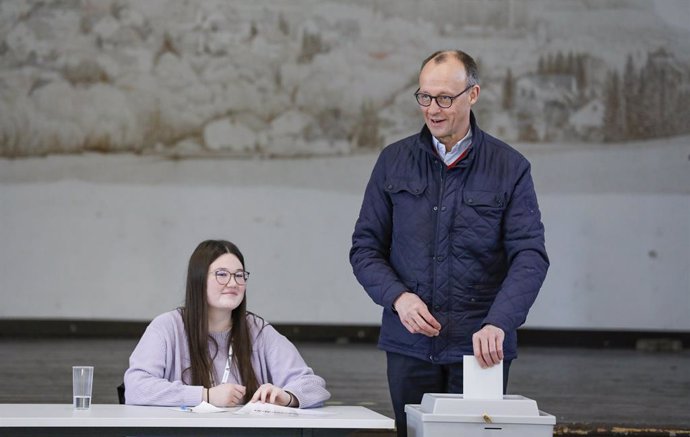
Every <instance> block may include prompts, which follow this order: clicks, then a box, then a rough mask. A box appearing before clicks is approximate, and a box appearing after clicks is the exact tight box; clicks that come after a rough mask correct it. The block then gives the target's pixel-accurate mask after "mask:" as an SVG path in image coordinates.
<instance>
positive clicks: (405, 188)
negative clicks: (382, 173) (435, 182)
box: [384, 178, 427, 200]
mask: <svg viewBox="0 0 690 437" xmlns="http://www.w3.org/2000/svg"><path fill="white" fill-rule="evenodd" d="M426 186H427V184H426V181H422V180H409V179H396V178H390V179H387V180H386V183H385V185H384V190H385V191H386V192H387V193H388V194H389V195H390V196H391V198H392V199H393V200H395V199H396V198H397V196H412V197H421V195H422V194H424V191H426Z"/></svg>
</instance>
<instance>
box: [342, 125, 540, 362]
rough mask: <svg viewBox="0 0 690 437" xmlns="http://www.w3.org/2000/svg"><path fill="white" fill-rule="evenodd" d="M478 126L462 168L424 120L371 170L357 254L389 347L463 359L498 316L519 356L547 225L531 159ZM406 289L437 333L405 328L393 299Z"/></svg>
mask: <svg viewBox="0 0 690 437" xmlns="http://www.w3.org/2000/svg"><path fill="white" fill-rule="evenodd" d="M473 122H474V120H473ZM473 132H474V138H475V141H474V144H475V145H474V146H473V148H472V149H471V151H470V153H469V155H468V157H467V158H466V159H465V160H464V161H462V162H461V163H460V165H459V166H457V167H454V168H451V169H447V168H446V167H445V165H442V164H441V163H440V161H439V160H438V159H437V158H436V155H434V154H433V153H432V152H431V150H432V146H431V143H430V134H429V133H428V130H426V128H424V129H423V130H422V132H421V133H420V134H418V135H415V136H412V137H409V138H406V139H404V140H402V141H399V142H398V143H395V144H393V145H391V146H388V147H387V148H386V149H385V150H384V151H383V152H382V154H381V157H380V158H379V161H378V162H377V164H376V167H375V168H374V171H373V172H372V178H371V180H370V182H369V185H368V186H367V192H366V193H365V197H364V201H363V204H362V210H361V212H360V217H359V220H358V222H357V225H356V226H355V232H354V234H353V247H352V250H351V252H350V258H351V262H352V265H353V269H354V272H355V274H356V276H357V278H358V280H359V281H360V283H361V284H362V285H363V286H364V288H365V290H366V291H367V292H368V293H369V295H370V296H371V297H372V298H373V299H374V301H376V302H377V303H380V304H382V305H383V306H384V316H383V323H382V328H381V338H380V341H379V345H380V347H381V348H382V349H384V350H387V351H392V352H398V353H403V354H406V355H411V356H416V357H419V358H422V359H427V360H429V359H431V358H432V357H433V360H434V361H435V362H439V363H444V362H454V361H458V360H459V359H461V357H462V355H463V354H467V353H472V344H471V336H472V334H473V333H474V332H476V331H477V330H478V329H479V328H480V327H481V326H482V325H483V324H485V323H491V324H494V325H496V326H499V327H501V328H502V329H504V330H505V331H506V341H505V344H504V351H505V353H506V356H507V358H513V357H514V356H516V353H517V352H516V346H517V339H516V333H515V330H516V329H517V328H518V327H519V326H520V325H521V324H522V323H524V321H525V319H526V316H527V312H528V311H529V308H530V307H531V305H532V304H533V302H534V300H535V298H536V296H537V293H538V291H539V288H540V287H541V284H542V282H543V280H544V277H545V275H546V271H547V269H548V257H547V255H546V250H545V247H544V229H543V225H542V224H541V216H540V214H539V209H538V206H537V201H536V195H535V193H534V188H533V185H532V180H531V176H530V173H529V163H528V162H527V160H526V159H525V158H524V157H522V155H520V154H519V153H518V152H517V151H515V150H514V149H512V148H510V147H509V146H508V145H506V144H504V143H502V142H500V141H498V140H496V139H494V138H492V137H490V136H488V135H486V134H484V133H483V132H482V131H481V130H479V128H478V127H476V125H473ZM382 235H383V236H384V237H381V236H382ZM382 242H389V243H387V244H388V245H386V246H382V245H381V243H382ZM384 244H385V243H384ZM372 254H375V255H376V256H375V257H372ZM406 290H407V291H413V292H415V293H417V294H418V295H419V296H420V297H421V298H422V299H423V300H424V301H425V302H426V303H427V305H428V306H429V308H430V310H431V312H432V314H434V316H435V317H436V318H437V319H438V320H439V321H440V322H441V324H442V325H443V327H444V328H443V329H442V331H441V335H440V336H439V337H436V338H434V339H429V338H427V337H424V336H422V335H412V334H409V333H407V331H406V330H405V329H404V328H402V325H401V324H400V321H399V319H398V316H397V315H396V314H394V313H393V312H392V310H391V309H390V307H389V305H390V304H392V301H393V300H394V299H395V298H396V297H397V296H398V295H399V294H400V293H401V292H402V291H406Z"/></svg>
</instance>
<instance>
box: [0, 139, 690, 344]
mask: <svg viewBox="0 0 690 437" xmlns="http://www.w3.org/2000/svg"><path fill="white" fill-rule="evenodd" d="M522 151H523V152H524V153H525V154H526V156H527V157H528V158H529V159H530V161H531V162H532V165H533V175H534V179H535V184H536V187H537V191H538V195H539V199H540V204H541V208H542V213H543V220H544V223H545V226H546V235H547V249H548V251H549V255H550V257H551V261H552V266H551V270H550V271H549V274H548V277H547V280H546V282H545V284H544V287H543V289H542V292H541V294H540V296H539V298H538V299H537V303H536V304H535V307H534V308H533V310H532V312H531V313H530V316H529V319H528V323H527V325H528V326H531V327H545V328H577V329H579V328H585V329H604V328H610V329H643V330H657V329H658V330H681V331H688V330H690V319H689V318H688V317H687V314H688V313H690V273H689V272H690V171H689V169H688V166H689V161H688V159H689V157H690V138H689V137H679V138H674V139H670V140H659V141H654V142H646V143H645V142H640V143H632V144H630V143H628V144H625V145H607V146H606V147H604V146H601V145H596V146H592V145H578V144H570V145H563V144H538V145H528V146H524V147H523V148H522ZM375 158H376V155H375V154H365V155H359V156H349V157H340V158H313V159H278V160H259V159H256V160H229V159H228V160H222V159H216V160H187V161H171V160H161V159H160V158H155V157H141V156H130V155H119V156H118V155H111V156H108V155H84V156H51V157H47V158H35V159H25V160H0V242H1V245H2V249H0V297H1V302H2V305H1V306H0V318H67V319H85V318H86V319H97V320H148V319H150V318H152V317H153V316H155V315H156V314H158V313H161V312H164V311H167V310H169V309H171V308H174V307H175V306H177V305H179V304H181V303H182V301H183V297H184V273H185V270H186V263H187V260H188V257H189V255H190V254H191V252H192V250H193V249H194V247H195V246H196V244H198V243H199V242H200V241H201V240H203V239H206V238H225V239H230V240H232V241H235V242H236V243H237V244H238V245H239V246H240V248H241V249H242V250H243V252H244V253H245V257H246V259H247V268H248V270H250V271H251V272H252V278H251V283H250V285H249V288H248V293H249V294H248V296H249V307H250V309H251V310H253V311H255V312H258V313H259V314H261V315H262V316H264V317H265V318H267V319H268V320H269V321H272V322H283V323H309V324H348V325H351V324H376V323H378V321H379V314H380V309H379V308H378V307H377V306H376V305H375V304H374V303H373V302H371V301H370V300H369V298H368V296H366V294H365V292H364V291H363V290H362V289H361V287H360V286H359V285H358V284H357V282H356V281H355V279H354V277H353V275H352V273H351V268H350V265H349V261H348V250H349V247H350V237H351V233H352V229H353V226H354V222H355V219H356V217H357V214H358V211H359V206H360V202H361V198H362V194H363V190H364V186H365V184H366V182H367V180H368V177H369V173H370V171H371V168H372V166H373V163H374V160H375Z"/></svg>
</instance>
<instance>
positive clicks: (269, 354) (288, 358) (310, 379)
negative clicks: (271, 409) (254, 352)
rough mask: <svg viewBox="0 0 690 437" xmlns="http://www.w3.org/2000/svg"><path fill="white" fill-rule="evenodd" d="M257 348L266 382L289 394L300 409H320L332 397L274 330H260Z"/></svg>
mask: <svg viewBox="0 0 690 437" xmlns="http://www.w3.org/2000/svg"><path fill="white" fill-rule="evenodd" d="M256 347H257V348H258V349H259V354H260V356H261V357H262V358H261V359H262V360H263V361H265V366H266V373H267V375H268V381H267V382H269V383H271V384H273V385H276V386H278V387H281V388H282V389H283V390H286V391H289V392H290V393H292V394H293V395H294V396H295V397H296V398H297V400H298V401H299V407H300V408H311V407H320V406H323V403H324V401H326V400H328V399H329V398H330V397H331V394H330V393H329V392H328V390H326V382H325V381H324V379H323V378H321V377H320V376H318V375H315V374H314V372H313V370H312V369H311V367H309V366H307V364H306V363H305V362H304V359H302V356H301V355H300V353H299V351H297V348H296V347H295V345H293V344H292V342H290V340H288V339H287V338H286V337H285V336H283V335H282V334H280V333H279V332H278V331H276V330H275V328H273V326H271V325H266V326H265V327H264V328H263V329H262V330H261V333H260V334H259V337H258V338H257V345H256ZM255 369H256V365H255Z"/></svg>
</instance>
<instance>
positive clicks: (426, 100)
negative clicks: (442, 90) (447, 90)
mask: <svg viewBox="0 0 690 437" xmlns="http://www.w3.org/2000/svg"><path fill="white" fill-rule="evenodd" d="M473 86H474V85H468V86H467V88H465V89H464V90H462V92H461V93H460V94H456V95H454V96H432V95H429V94H426V93H420V92H419V89H417V91H416V92H415V93H414V96H415V98H416V99H417V103H419V104H420V105H421V106H431V101H432V100H436V104H437V105H438V106H439V107H441V108H444V109H445V108H450V107H451V105H452V104H453V100H455V99H457V98H458V97H460V96H461V95H463V94H465V93H466V92H467V90H469V89H470V88H472V87H473Z"/></svg>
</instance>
